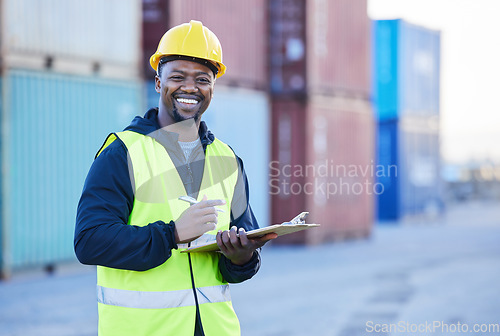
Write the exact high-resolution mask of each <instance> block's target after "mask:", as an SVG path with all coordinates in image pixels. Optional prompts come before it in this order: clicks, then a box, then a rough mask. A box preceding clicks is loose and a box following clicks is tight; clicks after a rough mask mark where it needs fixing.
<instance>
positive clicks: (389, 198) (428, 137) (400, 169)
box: [377, 117, 444, 221]
mask: <svg viewBox="0 0 500 336" xmlns="http://www.w3.org/2000/svg"><path fill="white" fill-rule="evenodd" d="M377 146H378V150H377V166H378V167H380V169H379V174H378V175H377V181H378V183H380V184H381V185H382V186H383V192H382V193H381V194H380V195H378V198H377V212H378V215H377V217H378V219H379V220H382V221H393V220H398V219H405V218H410V217H415V216H417V215H427V216H435V215H438V214H439V213H441V212H442V211H443V208H444V204H443V184H442V181H441V177H440V170H441V164H440V151H439V148H440V145H439V131H438V120H437V118H436V117H411V118H410V117H405V118H401V119H398V120H391V121H381V122H379V124H378V144H377Z"/></svg>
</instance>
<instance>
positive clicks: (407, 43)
mask: <svg viewBox="0 0 500 336" xmlns="http://www.w3.org/2000/svg"><path fill="white" fill-rule="evenodd" d="M373 48H374V56H373V68H374V77H373V92H374V103H375V106H376V114H377V115H378V119H379V120H390V119H395V118H398V117H401V116H406V115H408V116H422V117H425V116H433V115H438V114H439V97H440V95H439V92H440V90H439V83H440V33H439V32H438V31H434V30H430V29H426V28H423V27H419V26H416V25H412V24H410V23H408V22H405V21H403V20H380V21H374V23H373Z"/></svg>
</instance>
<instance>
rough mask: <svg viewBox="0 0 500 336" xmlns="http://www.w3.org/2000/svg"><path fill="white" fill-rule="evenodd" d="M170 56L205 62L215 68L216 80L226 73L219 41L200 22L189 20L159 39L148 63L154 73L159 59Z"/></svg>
mask: <svg viewBox="0 0 500 336" xmlns="http://www.w3.org/2000/svg"><path fill="white" fill-rule="evenodd" d="M170 55H179V56H187V57H194V58H198V59H202V60H207V61H209V62H211V63H212V64H213V65H215V67H216V68H217V70H218V71H217V75H216V77H217V78H219V77H220V76H222V75H223V74H224V73H225V72H226V66H225V65H224V64H223V63H222V47H221V45H220V42H219V39H218V38H217V36H215V34H214V33H213V32H212V31H211V30H210V29H208V28H207V27H204V26H203V24H202V23H201V22H200V21H195V20H191V21H190V22H189V23H183V24H180V25H178V26H175V27H173V28H171V29H169V30H168V31H167V32H166V33H165V34H164V35H163V37H162V38H161V40H160V43H159V44H158V49H157V50H156V52H155V53H154V54H153V56H151V58H150V59H149V63H150V64H151V67H153V69H154V70H155V71H158V63H159V62H160V59H161V58H162V57H164V56H170ZM182 59H186V58H185V57H183V58H182ZM212 64H210V65H212Z"/></svg>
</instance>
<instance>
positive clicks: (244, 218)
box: [74, 109, 260, 283]
mask: <svg viewBox="0 0 500 336" xmlns="http://www.w3.org/2000/svg"><path fill="white" fill-rule="evenodd" d="M157 114H158V110H157V109H151V110H149V111H148V112H147V113H146V114H145V116H144V117H136V118H135V119H134V120H133V121H132V123H131V124H130V125H129V126H128V127H127V128H126V130H131V131H134V132H138V133H141V134H144V135H148V134H151V133H152V132H154V131H156V130H158V129H159V128H160V126H159V124H158V121H157ZM199 136H200V140H201V143H202V146H203V149H205V148H206V146H207V145H208V144H210V143H212V141H213V140H214V136H213V134H212V133H211V132H210V131H209V130H208V128H207V126H206V125H205V123H204V122H201V124H200V128H199ZM237 160H238V163H239V166H240V178H239V180H240V181H241V182H240V183H237V188H236V189H237V190H235V196H234V198H233V203H232V204H231V207H232V211H231V212H232V213H231V215H232V216H231V219H232V221H231V224H230V225H231V226H233V225H234V226H236V227H238V228H240V227H243V228H245V230H253V229H256V228H258V224H257V221H256V219H255V216H254V215H253V212H252V209H251V208H250V205H249V204H248V182H247V178H246V175H245V172H244V169H243V162H242V161H241V159H240V158H238V157H237ZM238 185H239V186H240V187H238ZM235 199H238V200H239V201H240V203H241V200H244V202H246V203H245V204H244V207H243V209H242V210H240V211H238V216H233V215H234V214H235V212H234V211H233V208H234V207H233V204H234V203H235ZM133 202H134V192H133V188H132V182H131V181H130V178H129V171H128V164H127V149H126V147H125V145H124V144H123V143H122V142H121V141H120V140H118V139H117V140H115V141H114V142H113V143H111V144H110V145H109V146H108V147H106V148H105V149H104V150H103V151H102V153H101V154H100V155H99V156H98V157H97V158H96V159H95V160H94V162H93V164H92V166H91V168H90V171H89V174H88V176H87V179H86V180H85V185H84V188H83V192H82V196H81V198H80V202H79V204H78V211H77V218H76V228H75V239H74V247H75V253H76V256H77V257H78V260H80V262H81V263H83V264H89V265H102V266H107V267H112V268H118V269H126V270H133V271H145V270H148V269H151V268H154V267H157V266H159V265H161V264H162V263H164V262H165V261H166V260H167V259H168V258H169V257H170V256H171V250H172V249H173V248H177V245H176V243H175V237H174V225H175V224H174V222H173V221H169V220H170V219H165V220H166V221H169V222H164V221H157V222H154V223H149V224H148V225H146V226H143V227H138V226H133V225H127V223H128V218H129V215H130V212H131V211H132V206H133ZM239 207H240V208H241V206H239ZM259 267H260V256H259V253H258V252H256V253H255V254H254V256H253V258H252V259H251V260H250V261H249V262H248V263H247V264H245V265H242V266H238V265H234V264H232V263H231V262H230V261H229V260H228V259H227V258H225V257H224V256H222V257H221V259H220V262H219V269H220V272H221V274H222V276H223V277H224V279H225V280H226V281H228V282H231V283H238V282H242V281H244V280H247V279H249V278H251V277H252V276H253V275H255V274H256V273H257V271H258V269H259Z"/></svg>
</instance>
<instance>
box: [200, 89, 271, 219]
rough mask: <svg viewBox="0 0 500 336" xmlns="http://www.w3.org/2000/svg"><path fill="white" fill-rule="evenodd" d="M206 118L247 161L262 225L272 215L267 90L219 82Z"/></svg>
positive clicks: (252, 195)
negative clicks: (250, 88)
mask: <svg viewBox="0 0 500 336" xmlns="http://www.w3.org/2000/svg"><path fill="white" fill-rule="evenodd" d="M202 120H204V121H205V122H206V123H207V126H208V128H209V129H210V130H211V131H212V132H213V133H214V135H215V136H216V137H217V138H219V139H221V140H222V141H223V142H225V143H227V144H228V145H229V146H231V148H232V149H233V150H234V151H235V153H236V155H238V156H239V157H240V158H241V159H242V160H243V163H244V169H245V172H246V174H247V177H248V183H249V191H250V205H251V206H252V209H253V212H254V214H255V216H256V218H257V220H258V222H259V225H260V226H267V225H268V224H269V219H270V206H269V204H270V196H269V161H270V156H271V155H270V146H269V143H270V134H269V131H270V106H269V99H268V97H267V95H266V94H265V93H264V92H259V91H254V90H247V89H241V88H231V87H224V86H221V85H219V84H216V86H215V91H214V98H213V100H212V102H211V104H210V107H209V108H208V110H207V111H206V112H205V113H204V114H203V117H202Z"/></svg>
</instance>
